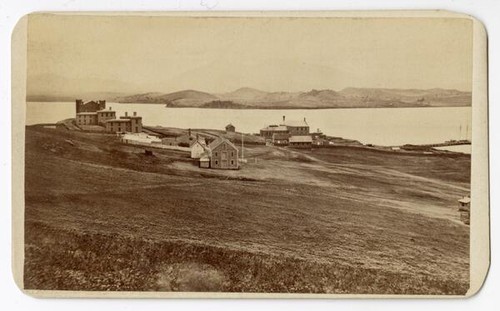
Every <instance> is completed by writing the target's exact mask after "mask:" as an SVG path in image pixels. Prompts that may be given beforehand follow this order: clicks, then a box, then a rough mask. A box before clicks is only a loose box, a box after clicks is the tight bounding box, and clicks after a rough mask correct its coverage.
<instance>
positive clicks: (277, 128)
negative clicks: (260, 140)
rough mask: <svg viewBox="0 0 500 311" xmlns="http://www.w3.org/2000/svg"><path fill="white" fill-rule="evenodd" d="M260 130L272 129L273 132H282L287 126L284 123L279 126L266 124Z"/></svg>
mask: <svg viewBox="0 0 500 311" xmlns="http://www.w3.org/2000/svg"><path fill="white" fill-rule="evenodd" d="M261 131H273V132H281V131H282V132H284V131H288V128H287V127H286V126H284V125H280V126H277V125H276V126H267V127H265V128H263V129H261Z"/></svg>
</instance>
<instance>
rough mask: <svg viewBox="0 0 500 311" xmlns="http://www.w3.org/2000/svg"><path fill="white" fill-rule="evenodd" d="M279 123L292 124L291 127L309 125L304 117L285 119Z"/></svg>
mask: <svg viewBox="0 0 500 311" xmlns="http://www.w3.org/2000/svg"><path fill="white" fill-rule="evenodd" d="M281 125H285V126H293V127H299V126H309V124H307V122H306V119H304V120H290V121H285V123H283V124H281Z"/></svg>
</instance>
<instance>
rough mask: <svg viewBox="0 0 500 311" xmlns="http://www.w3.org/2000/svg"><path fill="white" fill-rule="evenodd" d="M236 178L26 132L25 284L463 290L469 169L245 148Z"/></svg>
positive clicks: (465, 160) (180, 158)
mask: <svg viewBox="0 0 500 311" xmlns="http://www.w3.org/2000/svg"><path fill="white" fill-rule="evenodd" d="M245 154H246V155H247V156H248V157H249V163H247V164H246V165H245V166H244V167H243V168H242V169H241V170H239V171H214V170H201V169H199V168H197V167H196V166H195V165H194V164H193V163H192V162H191V160H190V159H189V158H188V157H187V155H186V154H183V153H180V152H172V151H158V152H155V156H153V157H148V156H145V155H144V154H143V150H141V149H136V148H132V147H129V146H124V145H121V144H119V143H117V142H116V137H114V136H112V135H102V134H89V133H76V132H65V131H59V130H51V129H41V128H35V127H33V128H30V127H28V128H27V131H26V210H25V219H26V227H25V243H26V244H25V252H26V254H25V255H26V258H25V278H24V282H25V288H28V289H63V290H82V289H84V290H159V291H231V292H234V291H236V292H305V293H309V292H314V293H377V294H381V293H405V294H464V293H465V292H466V291H467V289H468V284H469V229H468V227H467V226H465V225H463V224H461V223H460V222H459V221H458V214H457V211H456V199H457V198H458V197H460V196H462V195H463V194H465V193H467V192H468V189H469V172H470V157H468V156H453V155H448V156H447V155H442V156H431V155H429V156H416V155H398V154H385V153H380V152H374V151H369V150H363V149H353V148H334V149H327V150H314V151H291V150H287V149H280V148H271V147H263V146H255V147H251V148H248V150H245Z"/></svg>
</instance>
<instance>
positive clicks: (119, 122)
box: [75, 99, 142, 133]
mask: <svg viewBox="0 0 500 311" xmlns="http://www.w3.org/2000/svg"><path fill="white" fill-rule="evenodd" d="M75 104H76V107H75V108H76V125H78V126H79V127H82V128H86V127H91V126H99V127H102V129H104V130H105V131H106V132H110V133H141V132H142V117H140V116H138V115H137V113H136V112H134V113H133V115H131V116H129V115H128V113H127V112H125V115H124V116H121V117H119V118H117V117H116V111H113V110H112V109H111V107H109V109H108V110H106V101H105V100H98V101H90V102H87V103H84V102H83V101H82V100H81V99H77V100H76V103H75Z"/></svg>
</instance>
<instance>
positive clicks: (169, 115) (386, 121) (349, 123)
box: [26, 102, 471, 153]
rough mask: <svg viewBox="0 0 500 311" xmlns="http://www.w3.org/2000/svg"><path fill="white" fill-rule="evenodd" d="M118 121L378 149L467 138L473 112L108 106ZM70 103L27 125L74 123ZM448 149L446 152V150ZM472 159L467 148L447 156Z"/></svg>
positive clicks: (38, 109)
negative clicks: (290, 123)
mask: <svg viewBox="0 0 500 311" xmlns="http://www.w3.org/2000/svg"><path fill="white" fill-rule="evenodd" d="M107 107H108V108H107V109H109V107H112V109H113V110H115V111H117V113H118V115H119V116H121V115H124V113H125V112H126V111H128V113H129V114H131V113H132V112H134V111H136V112H137V114H138V115H141V116H142V117H143V123H144V124H146V125H150V126H154V125H161V126H170V127H179V128H206V129H224V127H225V126H226V125H227V124H228V123H232V124H233V125H235V126H236V130H237V131H238V132H244V133H258V132H259V130H260V129H261V128H262V127H264V126H266V125H268V124H279V123H280V122H281V121H282V118H283V116H285V117H286V119H287V120H302V119H304V118H306V121H307V123H308V124H309V126H310V127H311V131H316V130H317V129H320V130H321V131H322V132H323V133H325V134H327V135H329V136H338V137H344V138H349V139H356V140H359V141H360V142H362V143H371V144H376V145H385V146H392V145H402V144H427V143H440V142H444V141H447V140H450V139H455V140H458V139H470V138H471V125H470V124H471V107H436V108H357V109H318V110H312V109H305V110H304V109H293V110H270V109H265V110H260V109H200V108H166V107H165V106H164V105H155V104H118V103H107ZM74 114H75V104H74V103H73V102H70V103H68V102H50V103H49V102H28V103H27V113H26V124H28V125H31V124H37V123H54V122H57V121H59V120H62V119H66V118H72V117H74ZM446 149H448V147H447V148H446ZM451 149H454V150H453V151H460V152H466V153H470V146H457V147H451V148H450V149H448V150H451Z"/></svg>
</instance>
